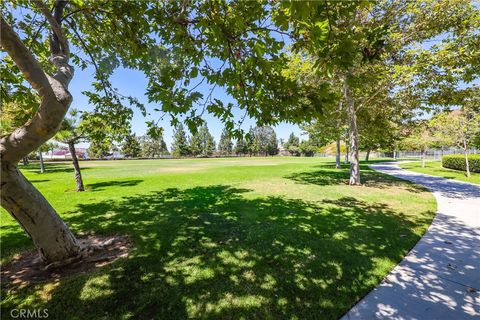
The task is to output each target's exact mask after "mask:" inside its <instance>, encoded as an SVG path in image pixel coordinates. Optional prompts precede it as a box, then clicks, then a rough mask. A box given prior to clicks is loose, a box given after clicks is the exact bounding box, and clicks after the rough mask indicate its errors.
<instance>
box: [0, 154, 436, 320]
mask: <svg viewBox="0 0 480 320" xmlns="http://www.w3.org/2000/svg"><path fill="white" fill-rule="evenodd" d="M254 160H255V161H256V162H257V163H256V165H251V166H249V165H248V161H249V160H248V159H240V160H238V159H234V160H232V161H240V162H241V163H242V165H241V166H238V165H223V166H222V165H219V164H217V165H215V166H211V167H210V166H208V165H206V164H205V169H203V170H201V171H197V172H188V173H187V172H183V173H178V172H176V173H169V174H151V175H145V174H144V173H143V172H142V170H140V169H139V168H136V170H132V172H138V174H132V176H131V177H130V178H126V179H123V180H122V179H119V180H115V179H113V178H114V177H115V176H116V174H115V172H116V171H122V168H121V167H120V165H121V164H122V162H123V161H122V162H117V163H114V162H112V164H111V166H112V167H110V168H105V167H100V166H99V167H95V166H93V165H92V167H91V169H89V170H87V171H86V184H87V189H88V188H89V187H90V188H89V189H88V190H89V191H87V192H84V193H82V194H78V193H72V192H65V190H68V189H69V185H70V181H68V179H69V178H70V179H73V176H72V177H70V175H71V173H69V172H66V171H65V172H63V171H56V172H51V173H48V174H44V175H39V174H36V173H35V172H33V171H34V170H35V169H34V168H32V169H31V170H32V172H28V171H27V172H26V174H27V175H28V176H29V177H30V178H32V180H35V179H38V180H48V181H42V182H36V183H35V184H36V185H37V186H38V187H39V188H40V189H41V190H42V191H43V192H44V193H45V195H46V196H47V198H48V199H49V200H51V201H52V203H53V204H54V206H55V207H56V208H58V210H59V212H60V213H61V214H62V217H63V218H64V219H65V220H66V221H67V223H68V224H69V225H70V226H71V227H72V229H73V230H75V232H77V233H79V232H94V233H97V234H122V235H128V236H129V237H130V238H131V240H132V243H133V251H132V252H131V254H130V256H129V258H127V259H124V260H120V261H118V262H116V263H114V264H112V265H111V266H107V267H106V268H103V269H99V270H98V271H97V272H95V273H93V274H87V275H79V276H74V277H70V278H68V279H62V280H60V281H55V282H54V281H52V282H50V283H46V284H39V285H35V286H31V287H29V288H26V289H22V290H15V289H12V288H8V287H6V285H5V284H3V286H2V291H3V292H2V294H3V301H2V309H3V310H4V312H3V313H2V314H3V315H5V314H6V315H7V316H8V313H9V310H10V309H12V308H19V307H22V306H23V307H29V308H48V310H49V315H50V316H49V318H52V319H130V318H138V319H152V318H153V319H157V318H158V319H165V318H168V319H173V318H174V319H183V318H222V319H225V318H232V319H240V318H246V319H252V318H267V319H277V318H298V319H305V318H322V319H336V318H338V317H339V316H341V315H342V314H343V313H344V312H346V311H347V310H348V309H349V307H351V306H352V305H353V304H354V303H355V302H356V301H357V300H358V299H360V298H361V297H362V296H363V295H365V294H366V293H367V292H368V291H369V290H371V289H372V288H373V287H374V286H375V285H376V284H378V282H379V281H380V280H381V279H382V278H383V277H384V276H385V275H386V273H388V271H389V270H390V269H391V268H392V267H393V266H394V265H395V264H396V263H397V262H398V261H399V260H400V259H401V258H402V257H403V255H404V254H405V253H406V252H407V251H408V250H409V249H410V248H411V247H412V246H413V245H414V244H415V243H416V241H417V240H418V239H419V237H420V236H421V234H423V232H424V231H425V229H426V227H427V226H428V225H429V223H430V221H431V219H432V217H433V210H434V208H435V205H434V201H433V198H432V197H431V195H430V194H428V193H426V192H425V191H424V190H423V189H419V188H416V187H415V186H413V185H412V184H409V183H406V182H403V181H401V180H398V179H393V178H390V177H388V176H385V175H383V174H380V173H376V172H373V171H371V170H369V169H368V168H364V170H365V172H364V173H363V178H364V181H365V182H366V185H365V186H362V187H356V188H352V187H349V186H346V185H345V182H344V180H345V179H348V172H347V170H348V169H347V168H346V167H345V168H342V169H340V170H336V169H334V168H333V166H332V163H330V162H325V161H324V160H320V159H301V160H298V159H297V158H279V159H269V160H268V161H270V162H269V164H268V165H266V162H265V163H260V164H258V162H261V161H262V160H261V159H260V160H258V159H254ZM163 161H164V160H163ZM196 161H199V162H200V163H201V162H202V161H203V160H196ZM151 162H152V163H156V165H157V166H162V165H163V163H164V162H160V161H157V162H155V161H151ZM172 162H173V161H172ZM192 163H193V164H194V165H197V163H196V162H192ZM192 163H187V164H179V163H178V162H177V163H175V166H174V167H176V168H177V167H181V166H190V165H192ZM237 164H238V162H237ZM128 165H129V166H131V167H135V166H136V165H135V161H132V162H131V163H129V164H128ZM144 165H145V164H144V163H143V162H139V163H138V164H137V166H140V167H142V166H144ZM146 165H147V166H148V167H150V166H151V163H148V164H146ZM104 170H109V171H110V172H111V173H112V176H111V179H110V180H105V172H104ZM122 173H123V174H125V173H124V172H122ZM118 175H120V173H119V174H118ZM345 176H346V177H347V178H345ZM40 178H41V179H40ZM87 179H88V180H87ZM72 183H73V182H72ZM2 221H6V223H5V224H4V223H2V228H1V234H2V249H3V251H4V253H6V256H8V255H11V254H12V253H14V252H15V251H16V250H18V248H28V247H29V242H28V239H26V237H25V236H23V234H22V232H21V230H20V229H19V228H18V227H17V226H16V225H15V224H14V222H13V221H11V220H9V218H8V217H7V215H6V214H5V213H4V212H2Z"/></svg>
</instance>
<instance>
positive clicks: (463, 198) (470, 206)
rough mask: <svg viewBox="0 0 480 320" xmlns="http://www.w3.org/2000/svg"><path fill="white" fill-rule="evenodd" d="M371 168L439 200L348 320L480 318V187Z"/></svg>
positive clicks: (389, 167) (392, 168)
mask: <svg viewBox="0 0 480 320" xmlns="http://www.w3.org/2000/svg"><path fill="white" fill-rule="evenodd" d="M371 167H372V168H373V169H375V170H377V171H380V172H383V173H386V174H390V175H393V176H395V177H398V178H402V179H405V180H409V181H412V182H414V183H416V184H419V185H423V186H425V187H426V188H428V189H429V190H430V191H432V192H433V194H434V196H435V198H436V200H437V205H438V207H437V215H436V216H435V219H434V220H433V222H432V224H431V226H430V227H429V229H428V230H427V232H426V233H425V235H424V236H423V237H422V239H421V240H420V241H419V242H418V243H417V245H416V246H415V247H414V248H413V249H412V250H411V251H410V252H409V253H408V255H407V256H406V257H405V258H404V259H403V261H402V262H400V263H399V264H398V265H397V266H396V267H395V268H394V269H393V270H392V271H391V272H390V273H389V275H388V276H387V277H386V278H385V279H384V281H382V283H380V285H378V287H376V288H375V289H374V290H372V291H371V292H370V293H369V294H368V295H367V296H365V297H364V298H363V299H362V300H360V301H359V302H358V303H357V304H356V305H355V306H354V307H353V308H352V309H351V310H350V311H349V312H348V313H347V314H346V315H345V316H343V318H342V320H348V319H419V320H424V319H436V320H441V319H445V320H459V319H474V318H475V319H480V186H479V185H474V184H470V183H466V182H458V181H454V180H447V179H444V178H440V177H434V176H429V175H424V174H420V173H416V172H412V171H407V170H403V169H401V168H399V167H398V166H397V165H395V164H394V163H382V164H376V165H372V166H371Z"/></svg>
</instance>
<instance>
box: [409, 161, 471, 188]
mask: <svg viewBox="0 0 480 320" xmlns="http://www.w3.org/2000/svg"><path fill="white" fill-rule="evenodd" d="M400 167H402V168H404V169H408V170H412V171H416V172H420V173H425V174H429V175H432V176H439V177H443V178H447V179H454V180H459V181H465V182H470V183H477V184H480V173H474V172H472V173H471V177H467V176H466V175H465V172H462V171H458V170H453V169H448V168H444V167H442V161H427V162H426V163H425V168H422V163H421V162H405V163H400Z"/></svg>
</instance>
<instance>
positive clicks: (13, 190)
mask: <svg viewBox="0 0 480 320" xmlns="http://www.w3.org/2000/svg"><path fill="white" fill-rule="evenodd" d="M35 4H36V6H37V8H38V11H39V12H40V13H41V14H43V16H44V17H45V19H46V21H47V24H48V25H49V26H50V29H51V31H52V33H51V37H50V53H51V57H50V59H49V61H50V68H49V69H50V70H51V69H52V68H53V69H54V70H55V71H54V73H53V74H49V73H47V71H46V70H47V69H46V68H45V67H44V66H42V65H41V64H40V63H39V62H38V60H37V59H36V58H35V56H34V55H33V54H32V53H31V51H30V50H29V49H28V48H27V47H26V46H25V45H24V43H23V41H22V40H21V39H20V38H19V36H18V35H17V33H16V32H15V31H14V30H13V28H12V27H11V25H10V24H9V23H8V22H7V20H6V19H5V18H4V16H3V12H2V16H1V26H0V28H1V37H0V38H1V45H2V48H3V49H4V50H5V51H6V52H7V53H8V55H9V57H10V58H11V59H12V60H13V61H14V63H15V65H16V66H17V67H18V69H19V70H20V71H21V73H22V74H23V76H24V77H25V80H26V81H28V83H29V84H30V85H31V86H32V88H34V89H35V90H36V92H37V93H38V96H39V99H40V105H39V107H38V109H37V111H36V113H35V115H34V116H33V118H32V119H31V120H30V121H28V122H26V123H25V124H23V125H22V126H20V127H18V128H17V129H15V130H14V131H13V132H12V133H10V134H8V135H6V136H3V137H2V138H1V139H0V155H1V177H2V181H1V202H2V207H4V208H5V209H6V210H7V211H8V212H9V213H10V214H11V215H12V216H13V217H14V218H15V220H16V221H17V222H18V223H19V224H20V225H21V226H22V227H23V229H24V230H25V232H26V233H27V234H28V235H29V236H30V238H31V239H32V240H33V242H34V244H35V245H36V247H37V248H38V249H39V251H40V253H41V257H42V258H43V260H44V261H45V262H46V263H52V262H55V261H66V260H68V259H71V258H75V257H77V256H78V255H79V254H80V251H81V248H80V245H79V243H78V242H77V240H76V238H75V237H74V235H73V234H72V232H71V231H70V230H69V229H68V227H67V226H66V225H65V223H64V222H63V221H62V219H61V218H60V217H59V216H58V214H57V213H56V212H55V210H54V209H53V208H52V206H51V205H50V204H49V203H48V201H47V200H46V199H45V198H44V197H43V196H42V194H41V193H40V192H39V191H38V190H37V189H36V188H35V187H33V185H32V184H31V183H30V182H29V181H27V180H26V179H25V177H24V176H23V174H22V173H21V172H20V170H19V169H18V167H17V163H18V161H19V160H20V159H22V158H23V157H25V156H27V155H28V154H29V153H30V152H32V151H34V150H36V149H38V148H39V147H40V146H41V145H42V144H43V143H45V142H46V141H47V140H49V139H50V138H52V137H53V135H54V134H55V133H56V131H57V130H58V128H59V127H60V125H61V123H62V121H63V118H64V116H65V114H66V113H67V110H68V107H69V106H70V104H71V102H72V96H71V94H70V92H69V91H68V84H69V82H70V80H71V79H72V76H73V68H72V66H71V65H70V64H69V58H70V50H69V46H68V41H67V39H66V38H65V35H64V33H63V31H62V29H61V26H60V23H61V17H62V15H63V10H64V8H65V5H66V2H58V4H57V5H56V6H55V8H54V9H53V12H51V11H50V9H49V8H47V7H46V6H45V5H44V4H43V2H41V1H35Z"/></svg>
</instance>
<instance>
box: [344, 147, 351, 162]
mask: <svg viewBox="0 0 480 320" xmlns="http://www.w3.org/2000/svg"><path fill="white" fill-rule="evenodd" d="M348 144H349V142H348V141H345V160H344V163H345V164H347V163H349V159H348V156H349V154H350V147H349V146H348Z"/></svg>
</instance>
